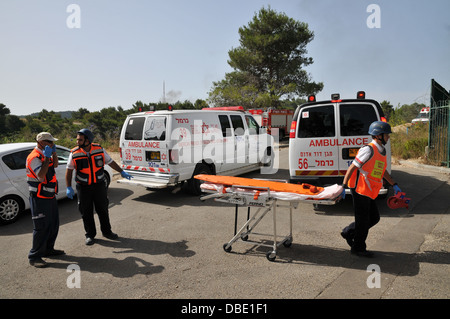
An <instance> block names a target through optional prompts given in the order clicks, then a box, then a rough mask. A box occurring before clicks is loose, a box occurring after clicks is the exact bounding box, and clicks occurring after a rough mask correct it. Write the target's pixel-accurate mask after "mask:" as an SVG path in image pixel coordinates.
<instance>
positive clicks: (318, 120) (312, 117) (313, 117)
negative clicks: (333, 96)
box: [298, 105, 336, 138]
mask: <svg viewBox="0 0 450 319" xmlns="http://www.w3.org/2000/svg"><path fill="white" fill-rule="evenodd" d="M299 122H300V124H299V125H298V137H300V138H305V137H331V136H335V135H336V129H335V123H334V107H333V105H322V106H314V107H306V108H303V109H301V110H300V114H299Z"/></svg>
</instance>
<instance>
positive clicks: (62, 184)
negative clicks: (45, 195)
mask: <svg viewBox="0 0 450 319" xmlns="http://www.w3.org/2000/svg"><path fill="white" fill-rule="evenodd" d="M56 155H58V167H57V168H55V174H56V179H57V181H58V194H57V195H56V198H57V199H60V198H63V197H66V188H67V187H66V167H67V161H68V159H69V155H70V151H69V150H68V149H65V148H62V147H59V146H56ZM75 185H76V182H75V174H72V187H73V190H74V191H75V193H76V192H77V190H76V187H75Z"/></svg>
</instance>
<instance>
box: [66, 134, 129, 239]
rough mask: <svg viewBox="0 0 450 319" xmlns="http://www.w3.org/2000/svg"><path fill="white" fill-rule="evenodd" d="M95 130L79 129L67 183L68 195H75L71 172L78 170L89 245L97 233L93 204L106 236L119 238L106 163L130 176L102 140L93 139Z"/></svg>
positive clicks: (125, 175) (80, 207)
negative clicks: (113, 222)
mask: <svg viewBox="0 0 450 319" xmlns="http://www.w3.org/2000/svg"><path fill="white" fill-rule="evenodd" d="M93 140H94V134H92V132H91V131H90V130H88V129H82V130H80V131H79V132H78V133H77V144H78V146H77V147H75V148H74V149H72V151H71V154H70V156H69V160H68V162H67V169H66V185H67V197H69V198H70V199H72V198H73V195H74V193H75V192H74V190H73V188H72V185H71V184H72V174H73V170H74V169H75V170H76V173H75V181H76V182H77V185H76V187H77V194H78V209H79V211H80V213H81V217H82V219H83V224H84V230H85V231H86V234H85V235H86V241H85V243H86V245H92V244H93V243H94V238H95V235H96V234H97V232H96V228H95V221H94V207H95V211H96V212H97V215H98V218H99V221H100V229H101V231H102V234H103V236H104V237H106V238H108V239H117V238H118V237H119V236H118V235H117V234H115V233H113V232H112V231H111V224H110V222H109V212H108V204H109V201H108V195H107V191H106V187H105V180H104V165H105V164H108V165H109V166H111V167H112V168H113V169H115V170H116V171H118V172H120V173H121V175H122V177H124V178H128V179H130V178H131V176H130V175H129V174H127V173H126V172H124V171H123V170H122V169H121V168H120V166H119V165H118V164H117V163H116V162H115V161H113V160H112V159H111V157H110V156H109V155H108V153H106V151H105V150H104V149H103V148H102V147H101V146H100V144H97V143H92V142H93Z"/></svg>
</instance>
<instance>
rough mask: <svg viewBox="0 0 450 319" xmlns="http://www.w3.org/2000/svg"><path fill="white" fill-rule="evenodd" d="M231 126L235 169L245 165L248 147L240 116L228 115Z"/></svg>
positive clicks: (246, 135)
mask: <svg viewBox="0 0 450 319" xmlns="http://www.w3.org/2000/svg"><path fill="white" fill-rule="evenodd" d="M230 119H231V125H232V127H233V132H234V143H235V144H234V145H235V151H234V158H235V165H234V166H235V167H236V168H239V167H243V166H245V165H246V161H247V155H248V151H247V149H246V147H247V145H248V133H247V132H246V130H245V126H244V120H243V118H242V116H241V115H240V114H232V115H230Z"/></svg>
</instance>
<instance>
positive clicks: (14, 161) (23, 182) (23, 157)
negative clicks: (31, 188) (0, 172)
mask: <svg viewBox="0 0 450 319" xmlns="http://www.w3.org/2000/svg"><path fill="white" fill-rule="evenodd" d="M32 150H33V147H30V148H27V149H23V150H18V151H13V152H11V153H10V154H7V155H4V156H3V157H2V161H3V163H4V164H5V165H6V167H5V169H4V171H5V175H6V177H8V179H9V181H10V182H11V184H12V185H13V186H14V187H15V188H16V189H17V191H18V192H19V193H20V194H22V195H23V196H25V197H28V193H29V192H28V183H27V172H26V163H27V157H28V155H29V154H30V153H31V151H32Z"/></svg>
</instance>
